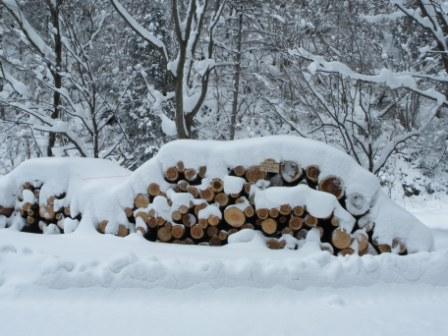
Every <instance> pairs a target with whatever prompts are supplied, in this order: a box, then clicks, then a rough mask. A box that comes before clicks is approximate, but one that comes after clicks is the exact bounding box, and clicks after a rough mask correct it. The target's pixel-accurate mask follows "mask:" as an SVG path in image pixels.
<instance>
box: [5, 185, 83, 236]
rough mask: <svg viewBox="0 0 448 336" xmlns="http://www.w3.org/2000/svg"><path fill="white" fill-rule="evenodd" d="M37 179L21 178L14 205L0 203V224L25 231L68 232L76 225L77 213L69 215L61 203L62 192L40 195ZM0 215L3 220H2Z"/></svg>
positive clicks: (62, 198)
mask: <svg viewBox="0 0 448 336" xmlns="http://www.w3.org/2000/svg"><path fill="white" fill-rule="evenodd" d="M41 187H42V183H41V182H36V181H35V182H25V183H23V184H22V185H21V187H20V188H19V191H18V193H17V198H16V202H15V203H16V205H15V208H13V207H11V208H6V207H2V206H0V227H13V228H14V229H16V230H20V231H23V232H29V233H47V234H58V233H69V232H72V231H73V230H74V229H76V227H77V225H78V223H79V220H80V219H81V214H77V215H76V216H74V217H72V216H71V213H70V208H69V207H67V206H64V204H65V202H64V198H65V197H66V194H65V193H60V194H57V195H52V196H49V197H47V198H46V199H45V200H43V199H42V197H41V195H40V194H41ZM2 219H3V220H2Z"/></svg>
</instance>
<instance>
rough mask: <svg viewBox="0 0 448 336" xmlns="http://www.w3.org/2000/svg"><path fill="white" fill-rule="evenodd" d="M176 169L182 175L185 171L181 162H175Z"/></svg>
mask: <svg viewBox="0 0 448 336" xmlns="http://www.w3.org/2000/svg"><path fill="white" fill-rule="evenodd" d="M176 169H177V171H178V172H179V173H183V172H184V171H185V165H184V162H183V161H177V163H176Z"/></svg>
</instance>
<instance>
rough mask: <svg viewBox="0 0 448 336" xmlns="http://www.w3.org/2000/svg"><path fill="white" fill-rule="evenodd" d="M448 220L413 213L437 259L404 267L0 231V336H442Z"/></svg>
mask: <svg viewBox="0 0 448 336" xmlns="http://www.w3.org/2000/svg"><path fill="white" fill-rule="evenodd" d="M447 208H448V207H447ZM447 208H443V202H439V203H437V206H436V205H434V204H431V203H430V204H429V205H428V207H426V209H425V207H423V206H422V205H420V207H415V208H413V209H411V210H412V211H413V212H414V214H415V215H417V216H418V217H419V218H420V219H421V220H422V221H423V222H425V223H426V224H427V225H428V226H430V227H431V228H432V230H433V233H434V237H435V247H436V250H435V251H434V252H430V253H428V252H422V253H417V254H413V255H409V256H405V257H402V256H396V255H381V256H365V257H362V258H359V257H348V258H343V257H332V256H330V255H328V254H326V253H322V252H318V251H317V250H315V249H314V248H313V246H311V245H310V248H309V249H307V248H304V249H302V250H299V251H272V250H267V249H265V248H264V247H261V246H258V245H257V243H256V242H254V243H249V244H247V243H246V244H232V245H228V246H226V247H222V248H208V247H202V246H174V245H166V244H154V243H148V242H146V241H144V240H143V239H142V238H141V237H139V236H137V235H131V236H129V237H127V238H124V239H123V238H117V237H113V236H103V235H99V234H98V235H91V234H88V235H87V234H83V233H76V232H75V233H73V234H67V235H57V236H52V235H49V236H42V235H33V234H26V233H20V232H14V231H10V230H2V231H1V233H0V330H1V334H2V335H56V334H60V333H61V332H63V333H64V335H80V334H82V335H123V334H125V335H143V334H151V335H185V334H193V333H194V334H196V335H211V334H213V335H230V334H235V335H297V334H303V335H328V333H330V332H331V333H332V334H334V335H339V334H341V335H355V334H362V335H397V334H406V335H422V334H424V335H446V334H447V332H448V320H447V319H446V317H445V316H444V315H445V314H444V313H443V312H446V311H448V209H447Z"/></svg>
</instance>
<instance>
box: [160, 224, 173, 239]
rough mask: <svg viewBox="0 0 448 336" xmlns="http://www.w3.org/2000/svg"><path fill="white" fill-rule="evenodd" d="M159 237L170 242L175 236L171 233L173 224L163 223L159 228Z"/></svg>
mask: <svg viewBox="0 0 448 336" xmlns="http://www.w3.org/2000/svg"><path fill="white" fill-rule="evenodd" d="M157 238H158V239H159V240H160V241H161V242H164V243H167V242H169V241H170V240H171V239H172V238H173V236H172V234H171V225H168V224H166V225H163V226H161V227H159V229H158V230H157Z"/></svg>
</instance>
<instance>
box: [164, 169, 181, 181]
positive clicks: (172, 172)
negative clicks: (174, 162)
mask: <svg viewBox="0 0 448 336" xmlns="http://www.w3.org/2000/svg"><path fill="white" fill-rule="evenodd" d="M178 178H179V172H178V171H177V168H176V167H169V168H168V169H167V170H166V171H165V180H167V181H168V182H171V183H175V182H177V179H178Z"/></svg>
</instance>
